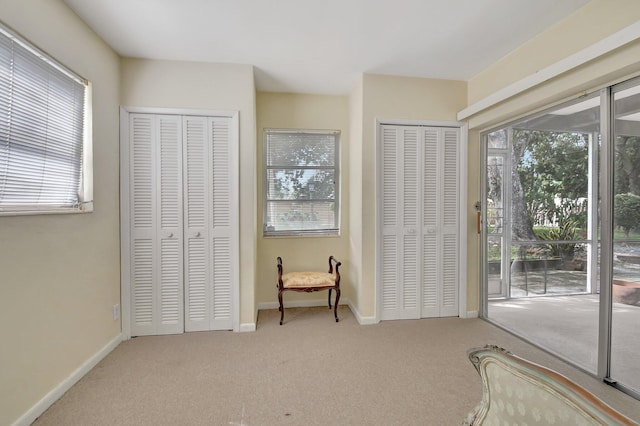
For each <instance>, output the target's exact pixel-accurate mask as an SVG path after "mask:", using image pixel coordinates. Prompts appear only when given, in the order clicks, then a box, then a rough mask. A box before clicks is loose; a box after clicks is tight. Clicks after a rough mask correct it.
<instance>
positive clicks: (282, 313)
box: [278, 291, 284, 325]
mask: <svg viewBox="0 0 640 426" xmlns="http://www.w3.org/2000/svg"><path fill="white" fill-rule="evenodd" d="M278 302H280V308H279V310H280V325H282V321H283V320H284V306H283V305H282V291H279V292H278Z"/></svg>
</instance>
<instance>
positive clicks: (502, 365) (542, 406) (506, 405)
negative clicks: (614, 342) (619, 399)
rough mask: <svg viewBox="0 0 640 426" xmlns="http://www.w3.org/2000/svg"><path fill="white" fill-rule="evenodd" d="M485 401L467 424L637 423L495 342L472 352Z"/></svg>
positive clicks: (564, 378)
mask: <svg viewBox="0 0 640 426" xmlns="http://www.w3.org/2000/svg"><path fill="white" fill-rule="evenodd" d="M468 354H469V359H470V360H471V363H472V364H473V365H474V367H475V368H476V370H477V371H478V374H480V377H481V379H482V392H483V395H482V401H481V402H480V403H479V404H478V406H477V407H476V408H475V409H474V410H473V411H472V412H471V413H469V416H468V417H467V419H466V420H465V423H464V424H465V425H482V424H483V423H484V422H487V424H503V422H505V421H506V422H507V424H525V423H526V424H562V425H564V424H566V425H569V424H571V425H638V423H635V422H634V421H632V420H631V419H629V418H627V417H625V416H624V415H622V414H620V413H619V412H617V411H616V410H614V409H613V408H611V407H610V406H609V405H607V404H606V403H604V402H603V401H602V400H600V399H599V398H597V397H596V396H595V395H593V394H592V393H590V392H589V391H587V390H586V389H584V388H582V387H581V386H579V385H577V384H575V383H573V382H572V381H571V380H569V379H568V378H566V377H565V376H563V375H561V374H560V373H558V372H556V371H553V370H550V369H548V368H545V367H542V366H541V365H538V364H535V363H532V362H530V361H527V360H524V359H522V358H520V357H517V356H515V355H513V354H511V353H510V352H508V351H506V350H504V349H502V348H499V347H497V346H493V345H487V346H485V347H484V348H476V349H471V350H469V351H468Z"/></svg>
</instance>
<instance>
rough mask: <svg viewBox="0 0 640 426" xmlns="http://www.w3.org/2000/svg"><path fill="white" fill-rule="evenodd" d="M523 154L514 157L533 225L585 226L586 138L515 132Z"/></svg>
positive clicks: (560, 133) (586, 190) (527, 131)
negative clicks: (549, 223)
mask: <svg viewBox="0 0 640 426" xmlns="http://www.w3.org/2000/svg"><path fill="white" fill-rule="evenodd" d="M518 140H520V141H522V142H521V143H522V145H523V148H522V149H523V151H522V153H521V155H520V156H519V157H517V158H516V157H514V163H515V164H516V165H515V167H516V169H517V174H518V177H519V180H520V182H521V185H522V188H523V192H524V198H525V203H526V208H527V211H528V214H529V217H530V220H531V223H532V224H539V223H540V222H542V221H544V220H546V221H549V222H552V223H558V224H564V223H566V222H567V221H568V220H571V222H572V223H574V224H575V225H576V226H578V227H582V228H583V227H585V226H586V219H587V216H586V209H585V207H586V199H587V193H588V176H589V171H588V164H589V162H588V156H589V145H588V140H587V138H586V137H585V135H582V134H580V133H567V132H545V131H531V130H514V141H518Z"/></svg>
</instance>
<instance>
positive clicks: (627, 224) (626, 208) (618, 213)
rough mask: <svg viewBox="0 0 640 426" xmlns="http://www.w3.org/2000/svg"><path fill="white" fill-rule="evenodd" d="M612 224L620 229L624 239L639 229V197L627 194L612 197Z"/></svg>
mask: <svg viewBox="0 0 640 426" xmlns="http://www.w3.org/2000/svg"><path fill="white" fill-rule="evenodd" d="M614 224H615V226H619V227H620V228H622V230H623V231H624V236H625V238H629V232H630V231H631V230H633V229H635V228H639V227H640V196H638V195H635V194H630V193H627V194H617V195H616V196H615V197H614Z"/></svg>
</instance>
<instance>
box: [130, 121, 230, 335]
mask: <svg viewBox="0 0 640 426" xmlns="http://www.w3.org/2000/svg"><path fill="white" fill-rule="evenodd" d="M231 123H232V119H231V118H229V117H200V116H180V115H157V114H137V113H132V114H130V115H129V138H128V139H129V144H128V147H129V173H128V189H129V215H128V219H129V220H128V221H129V236H130V238H129V250H128V251H129V259H126V261H128V262H129V271H130V273H129V288H130V308H131V311H130V324H131V335H132V336H141V335H153V334H173V333H182V332H184V331H202V330H220V329H232V328H233V327H234V311H235V309H237V307H236V306H234V303H235V292H236V291H237V286H238V273H239V272H238V267H237V263H238V241H237V240H238V237H237V235H238V225H237V216H238V208H237V197H236V196H235V195H234V194H237V167H238V164H237V162H238V160H237V155H235V153H234V151H233V149H234V148H233V144H232V143H233V140H232V135H231V133H232V131H233V128H232V126H231ZM123 226H125V225H124V224H123Z"/></svg>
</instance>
